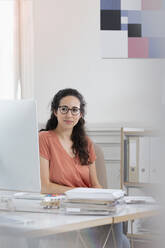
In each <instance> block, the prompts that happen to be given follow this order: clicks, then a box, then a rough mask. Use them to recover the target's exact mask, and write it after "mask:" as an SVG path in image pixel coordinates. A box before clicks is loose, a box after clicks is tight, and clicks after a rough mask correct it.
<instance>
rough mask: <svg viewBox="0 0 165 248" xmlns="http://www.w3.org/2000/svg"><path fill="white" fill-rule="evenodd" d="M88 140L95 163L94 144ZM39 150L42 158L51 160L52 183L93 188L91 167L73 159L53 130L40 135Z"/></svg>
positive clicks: (50, 173)
mask: <svg viewBox="0 0 165 248" xmlns="http://www.w3.org/2000/svg"><path fill="white" fill-rule="evenodd" d="M87 140H88V151H89V159H90V161H91V162H92V163H93V162H94V161H95V160H96V155H95V151H94V147H93V143H92V142H91V140H90V139H89V138H88V137H87ZM39 150H40V156H41V157H43V158H45V159H47V160H49V177H50V181H51V182H54V183H57V184H60V185H64V186H69V187H91V182H90V177H89V166H90V165H81V164H80V161H79V160H78V159H75V158H72V157H71V156H70V155H69V154H68V153H67V151H66V150H65V149H64V148H63V146H62V144H61V143H60V141H59V138H58V136H57V134H56V133H55V132H54V131H53V130H51V131H41V132H40V133H39Z"/></svg>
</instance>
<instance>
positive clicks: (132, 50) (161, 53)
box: [100, 0, 165, 58]
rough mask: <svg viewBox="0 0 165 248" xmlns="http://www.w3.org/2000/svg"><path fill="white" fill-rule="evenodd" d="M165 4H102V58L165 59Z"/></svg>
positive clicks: (111, 0)
mask: <svg viewBox="0 0 165 248" xmlns="http://www.w3.org/2000/svg"><path fill="white" fill-rule="evenodd" d="M164 23H165V0H100V33H101V57H102V58H165V27H164Z"/></svg>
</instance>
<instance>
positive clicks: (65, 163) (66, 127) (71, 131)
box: [39, 89, 101, 193]
mask: <svg viewBox="0 0 165 248" xmlns="http://www.w3.org/2000/svg"><path fill="white" fill-rule="evenodd" d="M84 108H85V102H84V99H83V97H82V95H81V94H80V93H79V92H78V91H77V90H75V89H64V90H60V91H59V92H58V93H57V94H56V95H55V96H54V99H53V101H52V104H51V118H50V119H49V120H48V122H47V125H46V130H45V131H44V132H43V130H42V132H40V134H39V143H40V165H41V187H42V193H64V192H65V191H66V190H69V189H71V188H74V187H93V188H101V185H100V184H99V182H98V179H97V175H96V168H95V162H94V161H95V159H96V156H95V152H94V148H93V144H92V142H91V141H90V139H89V138H88V137H87V136H86V133H85V130H84V124H85V121H84V112H85V110H84Z"/></svg>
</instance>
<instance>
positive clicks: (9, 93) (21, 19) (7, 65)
mask: <svg viewBox="0 0 165 248" xmlns="http://www.w3.org/2000/svg"><path fill="white" fill-rule="evenodd" d="M32 48H33V29H32V0H0V99H19V98H29V97H30V98H32V97H33V80H32V79H33V75H32V71H33V70H32V69H33V59H32V58H33V56H32V55H33V49H32Z"/></svg>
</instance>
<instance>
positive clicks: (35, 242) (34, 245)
mask: <svg viewBox="0 0 165 248" xmlns="http://www.w3.org/2000/svg"><path fill="white" fill-rule="evenodd" d="M26 243H27V247H28V248H39V245H40V239H36V238H27V239H26Z"/></svg>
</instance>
